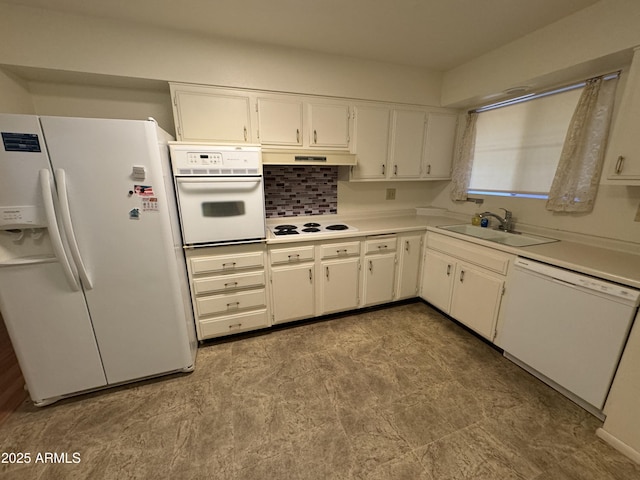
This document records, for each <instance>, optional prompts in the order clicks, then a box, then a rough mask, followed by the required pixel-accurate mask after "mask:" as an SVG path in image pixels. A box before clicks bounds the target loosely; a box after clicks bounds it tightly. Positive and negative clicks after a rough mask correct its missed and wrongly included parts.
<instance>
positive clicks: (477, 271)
mask: <svg viewBox="0 0 640 480" xmlns="http://www.w3.org/2000/svg"><path fill="white" fill-rule="evenodd" d="M512 261H513V256H512V255H509V254H506V253H503V252H499V251H497V250H494V249H491V248H488V247H482V246H479V245H474V244H470V243H469V242H465V241H463V240H458V239H454V238H450V237H447V236H445V235H439V234H435V233H432V232H429V233H428V234H427V249H426V251H425V256H424V265H423V271H422V290H421V297H422V298H423V299H424V300H426V301H427V302H429V303H431V304H432V305H434V306H435V307H437V308H439V309H440V310H442V311H444V312H445V313H448V314H450V315H451V316H452V317H453V318H455V319H456V320H458V321H459V322H461V323H463V324H465V325H466V326H468V327H469V328H471V329H472V330H474V331H475V332H477V333H479V334H480V335H482V336H483V337H485V338H487V339H489V340H493V339H494V338H495V334H496V324H497V319H498V313H499V311H500V304H501V301H502V295H503V293H504V285H505V279H506V274H507V271H508V268H509V265H510V264H511V263H512Z"/></svg>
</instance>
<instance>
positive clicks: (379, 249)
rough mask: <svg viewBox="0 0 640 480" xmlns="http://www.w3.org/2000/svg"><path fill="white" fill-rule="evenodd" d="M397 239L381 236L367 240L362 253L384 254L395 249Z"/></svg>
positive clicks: (392, 236)
mask: <svg viewBox="0 0 640 480" xmlns="http://www.w3.org/2000/svg"><path fill="white" fill-rule="evenodd" d="M397 245H398V237H396V236H395V235H382V236H379V237H374V238H368V239H367V240H365V242H364V253H365V254H367V253H386V252H394V251H395V250H396V249H397Z"/></svg>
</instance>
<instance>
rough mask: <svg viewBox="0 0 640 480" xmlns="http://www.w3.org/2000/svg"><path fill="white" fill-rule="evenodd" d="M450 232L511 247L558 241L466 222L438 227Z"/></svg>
mask: <svg viewBox="0 0 640 480" xmlns="http://www.w3.org/2000/svg"><path fill="white" fill-rule="evenodd" d="M438 228H441V229H443V230H448V231H450V232H456V233H461V234H462V235H469V236H470V237H475V238H481V239H482V240H488V241H489V242H495V243H501V244H503V245H509V246H511V247H529V246H531V245H540V244H543V243H551V242H557V241H558V240H556V239H555V238H547V237H539V236H537V235H529V234H528V233H520V232H503V231H502V230H494V229H492V228H483V227H476V226H474V225H468V224H466V223H463V224H459V225H445V226H441V227H438Z"/></svg>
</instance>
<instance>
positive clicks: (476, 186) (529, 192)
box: [468, 84, 584, 198]
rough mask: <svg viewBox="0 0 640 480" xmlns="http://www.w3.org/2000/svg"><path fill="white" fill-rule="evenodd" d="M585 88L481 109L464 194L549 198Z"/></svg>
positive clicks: (560, 91)
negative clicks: (469, 173) (471, 166)
mask: <svg viewBox="0 0 640 480" xmlns="http://www.w3.org/2000/svg"><path fill="white" fill-rule="evenodd" d="M583 86H584V84H579V85H574V86H572V87H567V88H565V89H562V90H559V91H554V92H549V93H546V94H540V95H536V96H531V97H530V98H526V97H523V98H521V99H516V100H512V101H508V102H504V103H503V104H498V105H496V106H490V107H485V108H484V109H479V110H478V111H479V112H480V113H479V115H478V119H477V124H476V140H475V151H474V157H473V169H472V172H471V182H470V185H469V190H468V193H473V194H486V195H502V196H512V197H533V198H547V194H548V193H549V189H550V187H551V182H552V181H553V177H554V175H555V172H556V168H557V166H558V160H559V159H560V153H561V152H562V147H563V144H564V140H565V136H566V133H567V128H568V126H569V122H570V121H571V117H572V116H573V112H574V111H575V108H576V105H577V103H578V100H579V98H580V94H581V92H582V89H583Z"/></svg>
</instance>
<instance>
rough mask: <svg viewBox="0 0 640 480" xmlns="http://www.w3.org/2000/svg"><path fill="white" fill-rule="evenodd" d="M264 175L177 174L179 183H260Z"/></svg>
mask: <svg viewBox="0 0 640 480" xmlns="http://www.w3.org/2000/svg"><path fill="white" fill-rule="evenodd" d="M261 181H262V177H261V176H260V177H180V176H176V182H178V183H229V182H251V183H260V182H261Z"/></svg>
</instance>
